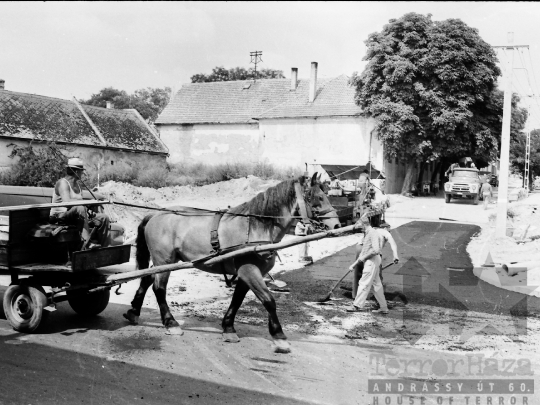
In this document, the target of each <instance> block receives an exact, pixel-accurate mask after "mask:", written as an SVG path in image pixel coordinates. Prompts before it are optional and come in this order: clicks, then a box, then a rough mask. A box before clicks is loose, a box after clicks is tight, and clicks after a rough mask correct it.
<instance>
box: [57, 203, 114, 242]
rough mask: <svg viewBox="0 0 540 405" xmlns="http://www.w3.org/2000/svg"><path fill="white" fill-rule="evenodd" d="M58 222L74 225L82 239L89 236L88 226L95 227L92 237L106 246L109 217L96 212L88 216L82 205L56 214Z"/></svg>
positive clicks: (85, 239)
mask: <svg viewBox="0 0 540 405" xmlns="http://www.w3.org/2000/svg"><path fill="white" fill-rule="evenodd" d="M56 216H57V218H58V222H60V223H65V224H66V225H75V226H76V227H77V228H78V229H79V232H80V233H81V236H82V238H83V240H84V241H87V240H88V238H89V237H90V228H96V230H95V231H94V234H93V235H92V239H95V240H96V241H97V243H99V244H100V245H101V246H102V247H106V246H108V243H109V240H108V239H109V238H108V237H107V236H108V231H109V217H108V216H107V215H105V214H99V213H97V214H96V215H95V217H93V218H91V219H90V218H88V210H87V209H86V207H84V206H82V205H78V206H76V207H71V208H70V209H69V210H67V211H66V212H61V213H59V214H56Z"/></svg>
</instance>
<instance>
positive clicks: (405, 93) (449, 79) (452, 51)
mask: <svg viewBox="0 0 540 405" xmlns="http://www.w3.org/2000/svg"><path fill="white" fill-rule="evenodd" d="M366 45H367V53H366V56H365V57H364V60H367V61H368V64H367V66H366V68H365V70H364V71H363V72H362V74H361V75H360V76H358V75H356V74H354V75H353V77H352V78H351V83H352V84H353V85H354V86H355V87H356V103H357V104H358V105H360V106H361V107H362V108H363V109H364V112H365V114H366V115H367V116H371V117H374V118H376V122H377V124H376V130H377V134H378V136H379V139H381V140H382V142H383V144H384V148H385V154H386V157H387V158H389V159H390V158H394V157H400V158H401V159H405V161H406V162H407V174H406V177H405V183H404V185H403V189H402V192H407V191H408V190H409V189H410V186H411V183H412V182H413V176H414V168H415V166H416V164H417V163H419V162H430V161H435V160H438V159H441V158H442V157H448V158H458V157H463V156H473V157H475V158H476V159H480V160H483V161H488V162H489V161H492V160H494V159H495V158H496V157H497V153H498V139H499V134H500V127H499V129H498V130H497V131H495V128H494V127H493V125H491V124H492V120H493V119H494V115H493V113H494V112H493V107H495V105H492V104H493V103H492V102H491V101H490V98H491V97H492V95H493V92H494V90H495V83H496V79H497V77H498V76H499V75H500V73H501V72H500V70H499V68H498V67H497V65H496V62H497V58H496V55H495V52H494V50H493V48H492V47H491V46H490V45H489V44H487V43H486V42H484V41H483V40H482V38H480V36H479V34H478V31H477V30H476V29H474V28H471V27H469V26H467V25H466V24H465V23H463V22H462V21H461V20H456V19H449V20H446V21H432V20H431V15H427V16H424V15H421V14H416V13H409V14H406V15H404V16H403V17H401V18H399V19H393V20H390V22H389V24H387V25H385V26H384V28H383V30H382V31H381V32H378V33H373V34H370V35H369V37H368V39H367V41H366Z"/></svg>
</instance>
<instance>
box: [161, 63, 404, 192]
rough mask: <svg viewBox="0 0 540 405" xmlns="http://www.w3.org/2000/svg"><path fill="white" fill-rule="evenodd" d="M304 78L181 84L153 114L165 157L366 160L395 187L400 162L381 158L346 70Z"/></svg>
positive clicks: (293, 162)
mask: <svg viewBox="0 0 540 405" xmlns="http://www.w3.org/2000/svg"><path fill="white" fill-rule="evenodd" d="M317 68H318V66H317V63H316V62H313V63H312V65H311V78H310V80H304V79H298V69H296V68H293V69H292V72H291V79H290V80H289V79H266V80H257V81H253V80H244V81H231V82H211V83H190V84H185V85H183V86H182V87H181V88H180V90H179V91H178V92H177V93H176V94H175V95H174V97H173V99H172V100H171V102H170V103H169V105H167V107H166V108H165V109H164V111H163V112H162V113H161V115H160V116H159V117H158V119H157V120H156V126H157V127H158V129H159V132H160V137H161V140H162V141H163V142H164V143H165V144H166V145H167V147H168V149H169V153H170V157H169V161H170V162H171V163H178V162H185V161H187V162H189V161H192V162H203V163H207V164H218V163H225V162H245V161H248V162H256V161H261V160H268V161H270V162H272V163H274V164H276V165H279V166H297V167H302V168H304V167H305V164H306V163H308V164H317V163H326V164H352V165H366V164H367V163H368V162H369V161H371V162H372V164H373V166H374V167H375V168H377V169H379V170H382V171H383V172H384V173H385V175H386V176H387V191H388V192H399V191H400V190H401V184H402V182H403V178H404V175H405V173H404V166H402V165H401V166H400V165H396V164H395V162H391V163H390V162H388V161H385V160H384V157H383V146H382V144H381V142H380V141H379V140H378V138H377V136H376V133H375V131H374V127H375V121H374V120H373V119H371V118H367V117H365V116H363V115H362V110H361V108H360V107H358V106H357V105H356V104H355V102H354V96H355V89H354V88H353V87H351V86H349V84H348V81H349V78H348V77H347V76H345V75H342V76H338V77H335V78H332V79H317Z"/></svg>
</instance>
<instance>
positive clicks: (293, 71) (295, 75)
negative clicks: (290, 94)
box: [291, 68, 298, 91]
mask: <svg viewBox="0 0 540 405" xmlns="http://www.w3.org/2000/svg"><path fill="white" fill-rule="evenodd" d="M297 85H298V68H291V91H294V90H296V86H297Z"/></svg>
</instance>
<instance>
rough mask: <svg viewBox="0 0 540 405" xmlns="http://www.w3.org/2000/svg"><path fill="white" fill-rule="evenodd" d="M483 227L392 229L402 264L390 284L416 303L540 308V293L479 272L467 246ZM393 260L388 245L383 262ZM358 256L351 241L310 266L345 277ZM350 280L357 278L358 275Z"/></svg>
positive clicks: (500, 310)
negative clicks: (502, 284) (499, 283)
mask: <svg viewBox="0 0 540 405" xmlns="http://www.w3.org/2000/svg"><path fill="white" fill-rule="evenodd" d="M479 231H480V227H478V226H476V225H468V224H458V223H451V222H428V221H413V222H409V223H407V224H405V225H402V226H399V227H397V228H396V229H393V230H391V231H390V233H391V234H392V236H393V237H394V240H395V241H396V244H397V246H398V252H399V256H400V263H398V264H397V265H393V266H391V267H389V268H388V269H386V270H384V272H383V276H384V282H385V285H386V289H387V290H399V291H402V292H404V293H405V294H406V296H407V297H408V298H409V299H410V300H411V302H412V303H415V302H416V303H421V304H427V305H433V306H438V307H445V308H454V309H462V310H471V311H478V312H483V313H489V314H510V315H516V316H519V315H526V314H529V315H532V314H538V313H540V298H538V297H532V296H524V295H523V294H519V293H515V292H512V291H507V290H504V289H501V288H497V287H495V286H493V285H491V284H488V283H486V282H484V281H482V280H479V279H478V278H477V277H476V276H475V275H474V274H473V265H472V263H471V260H470V258H469V256H468V255H467V252H466V248H467V244H468V243H469V241H470V239H471V237H472V236H473V235H475V234H476V233H478V232H479ZM391 259H392V253H391V250H390V247H389V246H388V245H387V246H386V247H385V249H384V251H383V265H385V264H387V263H390V261H391ZM354 260H355V246H351V247H348V248H346V249H344V250H342V251H340V252H338V253H337V254H335V255H332V256H330V257H327V258H325V259H323V260H320V261H318V262H317V263H315V264H314V265H312V266H310V272H311V274H312V275H313V276H314V277H315V278H318V279H321V280H339V279H340V278H341V277H342V276H343V274H344V272H345V271H346V270H347V268H348V266H349V265H350V264H351V263H352V262H353V261H354ZM346 282H349V283H352V275H349V276H348V277H347V278H346V279H345V283H346Z"/></svg>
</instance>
